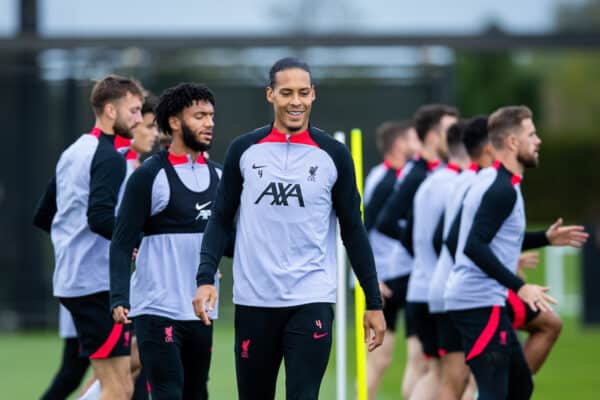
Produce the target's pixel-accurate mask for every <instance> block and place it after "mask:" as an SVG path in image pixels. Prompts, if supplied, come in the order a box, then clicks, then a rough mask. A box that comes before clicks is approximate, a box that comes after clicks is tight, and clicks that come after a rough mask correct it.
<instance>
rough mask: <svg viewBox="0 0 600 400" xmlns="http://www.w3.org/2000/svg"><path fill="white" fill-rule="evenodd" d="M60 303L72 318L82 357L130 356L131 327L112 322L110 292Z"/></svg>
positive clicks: (65, 300) (62, 298)
mask: <svg viewBox="0 0 600 400" xmlns="http://www.w3.org/2000/svg"><path fill="white" fill-rule="evenodd" d="M59 300H60V302H61V303H62V304H63V305H64V306H65V307H66V308H67V310H69V312H70V313H71V315H72V316H73V322H74V323H75V329H77V335H78V337H79V342H80V344H81V353H80V355H81V356H82V357H89V358H90V359H91V360H93V359H103V358H109V357H116V356H128V355H130V354H131V348H130V344H131V333H130V332H129V326H128V325H123V324H116V323H115V322H114V321H113V319H112V313H111V310H110V303H109V296H108V292H98V293H93V294H90V295H87V296H81V297H61V298H59Z"/></svg>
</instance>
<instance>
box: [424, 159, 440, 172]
mask: <svg viewBox="0 0 600 400" xmlns="http://www.w3.org/2000/svg"><path fill="white" fill-rule="evenodd" d="M425 161H427V160H425ZM441 163H442V162H441V161H440V160H437V161H427V170H428V171H433V170H434V169H436V168H437V167H439V166H440V164H441Z"/></svg>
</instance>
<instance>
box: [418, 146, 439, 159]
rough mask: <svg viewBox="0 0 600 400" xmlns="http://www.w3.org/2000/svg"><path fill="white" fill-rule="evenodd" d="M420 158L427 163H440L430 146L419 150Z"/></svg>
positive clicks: (437, 155) (436, 153) (435, 152)
mask: <svg viewBox="0 0 600 400" xmlns="http://www.w3.org/2000/svg"><path fill="white" fill-rule="evenodd" d="M421 157H423V158H424V159H426V160H427V161H441V158H440V156H439V154H438V152H437V151H436V150H435V149H434V148H432V147H431V146H426V147H423V150H421Z"/></svg>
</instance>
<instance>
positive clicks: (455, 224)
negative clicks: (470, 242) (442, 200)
mask: <svg viewBox="0 0 600 400" xmlns="http://www.w3.org/2000/svg"><path fill="white" fill-rule="evenodd" d="M462 209H463V208H462V205H461V206H460V208H459V210H458V212H457V213H456V215H455V216H454V219H453V220H452V225H450V229H449V230H448V235H447V236H446V240H445V241H444V243H445V244H446V248H447V249H448V251H449V252H450V255H451V256H452V259H453V260H456V249H457V248H458V234H459V232H460V218H461V217H462Z"/></svg>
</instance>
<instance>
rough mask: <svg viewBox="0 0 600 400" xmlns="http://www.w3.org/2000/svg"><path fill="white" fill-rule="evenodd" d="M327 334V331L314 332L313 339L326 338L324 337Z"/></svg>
mask: <svg viewBox="0 0 600 400" xmlns="http://www.w3.org/2000/svg"><path fill="white" fill-rule="evenodd" d="M327 335H328V333H327V332H325V333H317V332H313V339H315V340H317V339H322V338H324V337H325V336H327Z"/></svg>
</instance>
